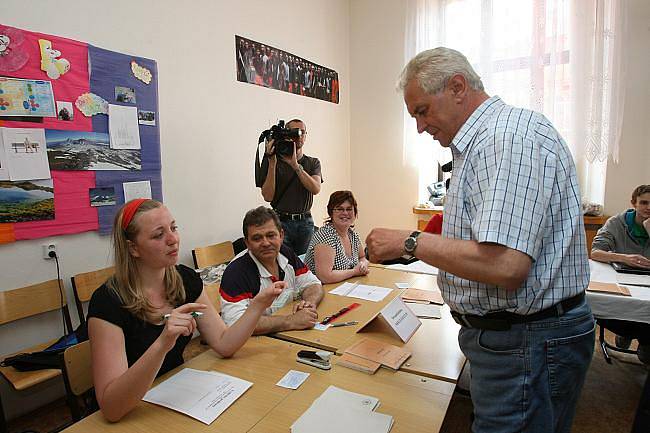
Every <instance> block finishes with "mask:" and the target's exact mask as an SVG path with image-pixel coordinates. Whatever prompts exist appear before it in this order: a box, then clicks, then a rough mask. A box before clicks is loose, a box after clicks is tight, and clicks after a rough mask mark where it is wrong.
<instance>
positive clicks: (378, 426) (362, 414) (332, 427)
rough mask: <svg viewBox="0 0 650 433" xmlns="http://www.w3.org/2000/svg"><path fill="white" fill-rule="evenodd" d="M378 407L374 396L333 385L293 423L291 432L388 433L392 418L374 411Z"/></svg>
mask: <svg viewBox="0 0 650 433" xmlns="http://www.w3.org/2000/svg"><path fill="white" fill-rule="evenodd" d="M378 405H379V400H378V399H376V398H374V397H371V396H368V395H363V394H357V393H355V392H350V391H346V390H344V389H341V388H337V387H335V386H330V387H329V388H327V389H326V390H325V392H323V394H321V396H320V397H318V398H317V399H316V400H314V402H313V403H312V404H311V406H310V407H309V408H308V409H307V410H306V411H305V413H303V414H302V416H300V418H298V419H297V420H296V422H294V423H293V425H292V426H291V432H292V433H331V432H355V433H366V432H367V433H384V432H388V431H389V430H390V428H391V426H392V425H393V417H392V416H390V415H385V414H383V413H378V412H374V409H375V408H377V406H378ZM332 414H336V416H332Z"/></svg>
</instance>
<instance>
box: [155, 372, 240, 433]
mask: <svg viewBox="0 0 650 433" xmlns="http://www.w3.org/2000/svg"><path fill="white" fill-rule="evenodd" d="M252 385H253V383H252V382H248V381H246V380H243V379H239V378H237V377H233V376H228V375H227V374H222V373H218V372H216V371H202V370H194V369H192V368H185V369H183V370H181V371H179V372H178V373H176V374H175V375H173V376H172V377H170V378H169V379H167V380H166V381H164V382H162V383H160V384H159V385H157V386H155V387H153V388H151V389H150V390H149V392H147V393H146V394H145V395H144V397H143V398H142V399H143V400H144V401H147V402H149V403H154V404H158V405H160V406H164V407H168V408H170V409H173V410H175V411H178V412H180V413H184V414H185V415H188V416H191V417H192V418H196V419H198V420H199V421H201V422H203V423H205V424H208V425H209V424H210V423H211V422H212V421H214V420H215V419H217V417H218V416H219V415H221V414H222V413H223V412H224V411H225V410H226V409H228V407H229V406H230V405H231V404H233V403H234V402H235V400H237V399H238V398H239V397H240V396H241V395H242V394H243V393H244V392H246V390H248V388H250V387H251V386H252Z"/></svg>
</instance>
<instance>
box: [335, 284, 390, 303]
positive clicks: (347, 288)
mask: <svg viewBox="0 0 650 433" xmlns="http://www.w3.org/2000/svg"><path fill="white" fill-rule="evenodd" d="M391 291H392V289H388V288H386V287H378V286H367V285H365V284H358V283H343V284H341V285H340V286H338V287H337V288H335V289H334V290H331V291H330V293H331V294H332V295H339V296H349V297H350V298H358V299H365V300H367V301H374V302H379V301H381V300H382V299H384V298H385V297H386V295H388V294H389V293H390V292H391Z"/></svg>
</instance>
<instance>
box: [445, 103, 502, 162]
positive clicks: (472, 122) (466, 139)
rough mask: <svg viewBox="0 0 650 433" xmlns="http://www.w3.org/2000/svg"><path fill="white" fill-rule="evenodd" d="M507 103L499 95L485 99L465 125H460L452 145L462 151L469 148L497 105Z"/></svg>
mask: <svg viewBox="0 0 650 433" xmlns="http://www.w3.org/2000/svg"><path fill="white" fill-rule="evenodd" d="M504 104H505V103H504V102H503V101H502V100H501V98H499V97H498V96H492V97H491V98H489V99H486V100H485V101H483V103H482V104H481V105H479V106H478V108H477V109H476V110H474V112H473V113H472V114H471V115H470V116H469V118H468V119H467V120H466V121H465V123H463V126H461V127H460V129H459V130H458V132H457V133H456V136H455V137H454V139H453V140H452V141H451V145H452V146H453V147H455V148H456V149H457V150H458V152H460V153H462V152H463V151H465V149H467V146H468V145H469V144H470V143H471V142H472V140H473V139H474V137H475V136H476V134H477V133H478V130H479V128H480V127H481V125H483V123H485V121H486V120H487V119H489V118H490V116H491V115H492V113H493V112H494V110H496V109H497V107H500V106H502V105H504Z"/></svg>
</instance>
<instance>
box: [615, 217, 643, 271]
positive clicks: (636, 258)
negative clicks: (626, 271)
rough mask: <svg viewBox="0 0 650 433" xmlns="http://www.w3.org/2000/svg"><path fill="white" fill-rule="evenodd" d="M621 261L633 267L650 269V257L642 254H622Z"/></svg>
mask: <svg viewBox="0 0 650 433" xmlns="http://www.w3.org/2000/svg"><path fill="white" fill-rule="evenodd" d="M646 221H647V220H646ZM621 261H622V262H623V263H625V264H626V265H628V266H631V267H633V268H643V269H650V259H648V258H646V257H644V256H642V255H641V254H621Z"/></svg>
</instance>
